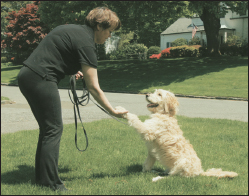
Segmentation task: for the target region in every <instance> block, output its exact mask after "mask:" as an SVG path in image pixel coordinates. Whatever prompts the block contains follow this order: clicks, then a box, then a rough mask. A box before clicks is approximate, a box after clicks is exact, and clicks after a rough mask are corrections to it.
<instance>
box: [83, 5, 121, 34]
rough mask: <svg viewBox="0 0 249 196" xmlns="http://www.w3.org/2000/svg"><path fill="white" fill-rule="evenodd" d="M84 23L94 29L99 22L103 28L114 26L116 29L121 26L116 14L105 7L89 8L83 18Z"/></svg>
mask: <svg viewBox="0 0 249 196" xmlns="http://www.w3.org/2000/svg"><path fill="white" fill-rule="evenodd" d="M85 24H86V25H87V26H89V27H91V28H92V29H96V28H97V24H100V26H101V27H102V28H103V29H108V28H110V27H114V30H118V29H119V28H120V27H121V22H120V20H119V18H118V16H117V14H116V13H115V12H113V11H111V10H110V9H109V8H107V7H97V8H95V9H93V10H91V11H90V12H89V14H88V15H87V17H86V19H85Z"/></svg>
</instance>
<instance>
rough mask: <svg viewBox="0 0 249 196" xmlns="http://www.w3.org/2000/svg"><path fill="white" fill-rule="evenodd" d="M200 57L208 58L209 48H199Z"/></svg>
mask: <svg viewBox="0 0 249 196" xmlns="http://www.w3.org/2000/svg"><path fill="white" fill-rule="evenodd" d="M199 56H202V57H204V56H207V47H203V46H201V47H199Z"/></svg>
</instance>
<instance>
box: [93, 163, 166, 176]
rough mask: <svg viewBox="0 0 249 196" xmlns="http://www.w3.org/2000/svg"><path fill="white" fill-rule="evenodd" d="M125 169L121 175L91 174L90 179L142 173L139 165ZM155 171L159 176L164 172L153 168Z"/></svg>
mask: <svg viewBox="0 0 249 196" xmlns="http://www.w3.org/2000/svg"><path fill="white" fill-rule="evenodd" d="M125 169H126V170H125ZM125 169H124V172H123V174H109V173H103V172H101V173H95V174H92V176H91V178H105V177H107V176H108V177H112V178H115V177H120V176H129V175H132V174H136V173H142V165H140V164H134V165H130V166H127V167H126V168H125ZM155 170H156V171H157V172H158V173H160V174H161V173H163V172H164V170H162V169H161V168H157V167H155Z"/></svg>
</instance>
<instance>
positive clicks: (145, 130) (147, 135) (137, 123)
mask: <svg viewBox="0 0 249 196" xmlns="http://www.w3.org/2000/svg"><path fill="white" fill-rule="evenodd" d="M124 118H126V119H127V120H128V123H129V125H130V126H132V127H134V128H135V129H136V130H137V132H138V133H140V134H141V136H142V138H143V139H144V140H147V141H152V140H154V139H155V134H154V133H153V132H152V131H150V129H149V127H148V126H146V125H145V124H144V123H143V122H142V121H141V120H140V119H139V118H138V116H137V115H135V114H131V113H127V114H125V115H124Z"/></svg>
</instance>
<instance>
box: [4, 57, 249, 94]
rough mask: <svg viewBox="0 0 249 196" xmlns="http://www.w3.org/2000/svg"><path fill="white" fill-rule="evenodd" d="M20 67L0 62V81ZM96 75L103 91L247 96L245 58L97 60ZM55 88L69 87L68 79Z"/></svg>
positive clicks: (10, 79)
mask: <svg viewBox="0 0 249 196" xmlns="http://www.w3.org/2000/svg"><path fill="white" fill-rule="evenodd" d="M20 67H21V66H15V67H4V65H3V66H2V68H1V76H2V77H1V82H2V83H10V84H17V79H16V76H17V74H18V72H19V69H20ZM98 75H99V83H100V86H101V88H102V89H103V90H104V91H113V92H115V91H116V92H132V93H133V92H134V93H147V92H152V91H154V89H159V88H161V89H165V90H170V91H172V92H173V93H175V94H184V95H196V96H220V97H241V98H248V57H228V56H226V57H219V58H209V57H205V58H194V57H191V58H187V57H185V58H172V59H160V60H144V61H139V60H123V61H100V62H99V66H98ZM59 87H60V88H69V78H68V77H65V79H63V80H62V81H61V82H60V84H59ZM77 87H78V88H80V87H81V83H80V81H78V82H77Z"/></svg>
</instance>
